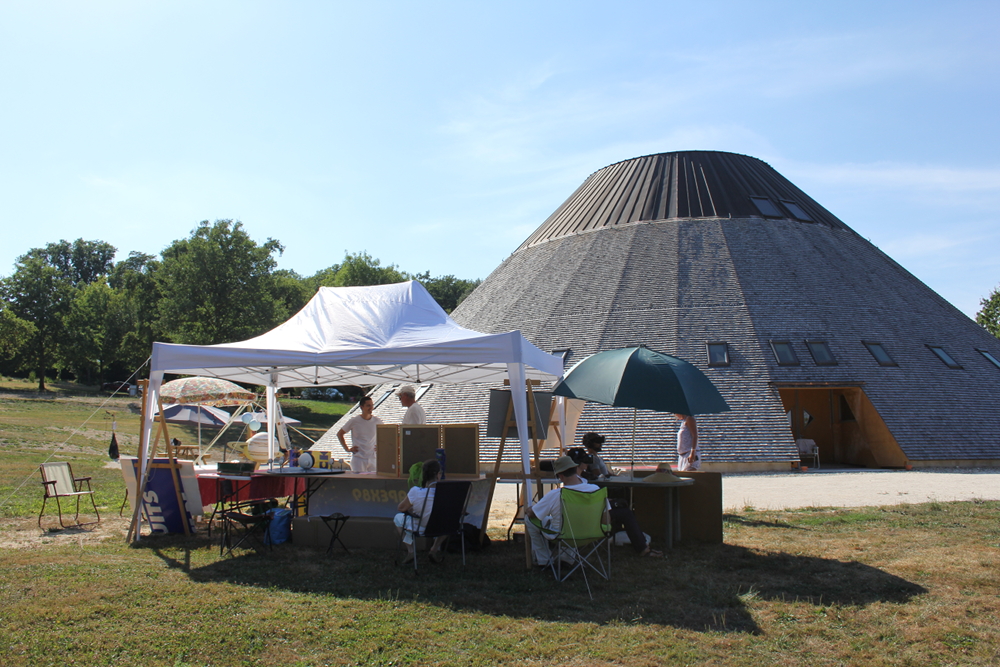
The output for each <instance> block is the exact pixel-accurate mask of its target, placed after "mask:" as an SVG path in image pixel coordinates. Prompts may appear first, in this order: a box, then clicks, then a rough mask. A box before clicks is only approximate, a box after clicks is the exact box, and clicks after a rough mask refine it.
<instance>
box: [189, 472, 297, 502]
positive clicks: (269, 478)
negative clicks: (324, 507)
mask: <svg viewBox="0 0 1000 667" xmlns="http://www.w3.org/2000/svg"><path fill="white" fill-rule="evenodd" d="M223 479H224V478H222V477H219V476H218V475H214V474H209V475H199V476H198V490H199V491H201V502H202V504H203V505H214V504H215V503H217V502H218V501H219V497H220V495H221V493H222V481H223ZM226 481H229V482H230V483H232V484H233V485H234V486H235V487H236V488H237V489H238V490H239V491H238V493H237V496H236V498H228V499H227V500H238V501H240V502H243V501H247V500H266V499H268V498H284V497H286V496H294V495H295V494H296V493H303V492H305V488H306V482H305V480H304V479H295V478H294V477H278V476H274V475H252V476H251V477H250V479H249V480H247V479H229V480H226Z"/></svg>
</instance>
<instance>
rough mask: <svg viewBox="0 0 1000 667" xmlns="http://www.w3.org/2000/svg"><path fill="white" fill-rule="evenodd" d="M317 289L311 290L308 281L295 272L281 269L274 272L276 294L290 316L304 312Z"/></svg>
mask: <svg viewBox="0 0 1000 667" xmlns="http://www.w3.org/2000/svg"><path fill="white" fill-rule="evenodd" d="M317 289H319V288H318V287H317V288H313V289H310V287H309V285H308V284H307V282H306V280H305V279H303V278H302V276H300V275H299V274H297V273H295V271H289V270H286V269H279V270H277V271H275V272H274V293H275V296H276V297H277V299H278V301H280V302H281V304H282V307H283V308H284V310H285V312H286V313H288V315H294V314H295V313H297V312H299V311H300V310H302V306H304V305H306V303H307V302H308V301H309V299H311V298H312V296H313V294H315V293H316V290H317Z"/></svg>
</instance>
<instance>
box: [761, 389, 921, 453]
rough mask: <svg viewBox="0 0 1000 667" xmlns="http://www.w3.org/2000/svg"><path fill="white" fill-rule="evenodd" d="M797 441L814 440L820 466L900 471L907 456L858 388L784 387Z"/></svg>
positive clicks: (784, 401) (784, 403)
mask: <svg viewBox="0 0 1000 667" xmlns="http://www.w3.org/2000/svg"><path fill="white" fill-rule="evenodd" d="M778 392H779V394H780V396H781V404H782V406H783V407H784V409H785V412H786V413H787V414H788V417H789V427H790V428H791V430H792V436H793V437H794V438H795V439H800V438H808V439H810V440H814V441H815V442H816V445H817V446H818V447H819V458H820V462H821V463H826V464H830V463H840V464H846V465H858V466H865V467H868V468H902V467H903V466H905V465H906V463H907V460H906V456H905V455H904V454H903V451H902V450H901V449H900V448H899V444H897V443H896V439H895V438H894V437H893V436H892V433H891V432H890V431H889V429H888V427H887V426H886V425H885V422H884V421H883V420H882V417H881V416H880V415H879V414H878V411H877V410H876V409H875V406H874V405H872V403H871V401H870V400H868V397H867V396H866V395H865V392H864V389H862V388H861V387H860V386H850V385H848V386H843V385H838V386H821V387H817V386H816V385H801V386H800V385H782V386H780V387H778Z"/></svg>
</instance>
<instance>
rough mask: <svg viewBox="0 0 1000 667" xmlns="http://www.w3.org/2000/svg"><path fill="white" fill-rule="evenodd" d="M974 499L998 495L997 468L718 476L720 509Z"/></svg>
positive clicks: (852, 505) (831, 471)
mask: <svg viewBox="0 0 1000 667" xmlns="http://www.w3.org/2000/svg"><path fill="white" fill-rule="evenodd" d="M976 499H979V500H1000V469H997V468H938V469H934V468H932V469H929V470H856V469H832V470H808V471H806V472H787V473H741V474H727V475H724V476H723V479H722V506H723V509H724V510H725V511H730V510H740V509H743V508H744V507H753V508H755V509H793V508H798V507H860V506H868V505H896V504H898V503H925V502H930V501H934V500H939V501H949V500H976Z"/></svg>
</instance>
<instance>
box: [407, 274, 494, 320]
mask: <svg viewBox="0 0 1000 667" xmlns="http://www.w3.org/2000/svg"><path fill="white" fill-rule="evenodd" d="M413 279H414V280H419V281H420V283H421V284H422V285H423V286H424V287H426V288H427V291H428V292H430V295H431V296H432V297H434V300H435V301H437V302H438V305H440V306H441V307H442V308H443V309H444V310H445V312H447V313H450V312H451V311H453V310H455V309H456V308H458V304H460V303H462V301H464V300H465V297H467V296H469V295H470V294H472V290H474V289H476V288H477V287H479V283H481V282H482V281H481V280H463V279H461V278H456V277H455V276H452V275H447V276H439V277H437V278H431V274H430V272H429V271H428V272H425V273H418V274H417V275H415V276H413Z"/></svg>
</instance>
